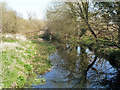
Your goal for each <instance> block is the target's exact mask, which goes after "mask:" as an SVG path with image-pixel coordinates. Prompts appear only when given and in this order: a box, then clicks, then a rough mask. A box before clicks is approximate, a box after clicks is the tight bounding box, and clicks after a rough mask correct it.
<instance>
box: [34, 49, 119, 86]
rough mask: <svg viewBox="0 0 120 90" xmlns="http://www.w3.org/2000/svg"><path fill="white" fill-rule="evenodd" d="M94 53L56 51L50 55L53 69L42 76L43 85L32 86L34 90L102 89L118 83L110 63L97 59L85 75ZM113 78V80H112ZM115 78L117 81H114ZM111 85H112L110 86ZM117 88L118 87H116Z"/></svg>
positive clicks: (87, 51)
mask: <svg viewBox="0 0 120 90" xmlns="http://www.w3.org/2000/svg"><path fill="white" fill-rule="evenodd" d="M94 57H95V55H94V53H93V52H91V51H90V50H89V49H87V48H85V47H78V48H77V52H76V50H72V51H69V52H68V51H67V50H64V51H63V50H61V49H60V50H58V51H57V52H56V53H54V54H52V55H50V59H51V63H52V65H53V67H52V68H51V71H50V72H47V73H46V74H44V76H43V77H44V78H45V79H46V84H45V85H38V86H33V87H35V88H66V87H67V88H94V87H95V88H96V87H98V88H102V87H110V88H111V83H109V82H113V80H114V83H115V82H116V83H117V84H119V82H118V81H120V79H118V78H119V77H118V75H120V74H118V72H117V70H116V69H115V68H113V67H112V66H111V65H110V63H109V62H108V61H107V60H105V59H103V58H97V61H96V62H95V64H94V65H93V66H92V67H91V68H90V69H89V71H88V72H87V74H85V72H86V69H87V68H88V65H89V64H91V63H92V62H93V60H94ZM113 78H114V79H113ZM115 78H117V80H118V81H115ZM112 85H113V84H112ZM112 87H113V86H112ZM117 87H118V86H117Z"/></svg>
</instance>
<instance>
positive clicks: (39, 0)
mask: <svg viewBox="0 0 120 90" xmlns="http://www.w3.org/2000/svg"><path fill="white" fill-rule="evenodd" d="M2 1H3V2H6V3H7V6H8V7H10V8H12V9H13V10H15V11H17V12H18V13H21V14H22V15H23V18H26V19H27V18H28V16H27V12H30V11H31V12H33V13H36V17H37V18H38V19H43V18H44V15H45V9H46V8H47V6H48V4H49V2H50V1H51V0H2Z"/></svg>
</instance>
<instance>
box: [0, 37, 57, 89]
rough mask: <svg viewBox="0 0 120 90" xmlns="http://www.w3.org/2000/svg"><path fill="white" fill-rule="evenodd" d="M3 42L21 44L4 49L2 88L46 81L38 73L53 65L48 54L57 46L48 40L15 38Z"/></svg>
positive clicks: (5, 39)
mask: <svg viewBox="0 0 120 90" xmlns="http://www.w3.org/2000/svg"><path fill="white" fill-rule="evenodd" d="M2 41H3V42H10V43H14V42H17V43H19V44H20V45H21V46H20V47H15V48H11V49H9V48H5V49H4V50H3V51H2V56H1V58H2V69H3V73H2V77H3V80H2V84H3V86H0V87H2V88H9V87H12V86H14V87H19V88H22V87H25V86H28V87H29V86H31V85H32V84H34V85H35V84H39V85H40V84H43V83H45V79H44V78H37V76H36V74H43V73H44V72H46V71H47V70H48V68H50V67H51V64H50V60H49V58H48V56H49V55H50V54H51V53H52V52H54V51H55V47H54V46H52V45H50V43H48V42H38V41H35V40H34V41H30V40H26V41H22V40H17V39H13V38H9V39H8V38H5V37H4V39H2Z"/></svg>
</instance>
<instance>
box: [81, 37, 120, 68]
mask: <svg viewBox="0 0 120 90" xmlns="http://www.w3.org/2000/svg"><path fill="white" fill-rule="evenodd" d="M97 40H98V41H97V44H96V45H95V40H94V39H93V38H92V37H89V36H85V37H83V38H82V39H81V40H80V44H81V45H83V46H86V47H88V48H89V49H90V50H91V51H95V47H97V53H96V54H97V56H99V58H105V59H106V60H108V61H109V62H110V64H111V65H112V66H113V67H115V68H118V69H119V68H120V48H119V46H120V45H119V44H117V43H116V42H115V41H110V40H104V39H101V38H98V39H97Z"/></svg>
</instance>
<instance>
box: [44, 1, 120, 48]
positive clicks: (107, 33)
mask: <svg viewBox="0 0 120 90" xmlns="http://www.w3.org/2000/svg"><path fill="white" fill-rule="evenodd" d="M46 15H47V20H48V21H47V26H48V31H49V32H50V34H51V35H53V36H57V38H59V40H61V42H62V43H64V44H71V46H73V47H75V46H78V45H79V44H80V43H83V42H84V41H85V43H89V42H93V41H95V42H94V43H96V45H97V47H98V46H101V47H103V46H105V45H107V46H115V47H116V48H120V2H89V0H86V2H82V1H80V2H62V3H54V4H53V6H52V7H50V8H49V9H48V10H47V14H46ZM87 40H92V41H87ZM96 45H95V46H96Z"/></svg>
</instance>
